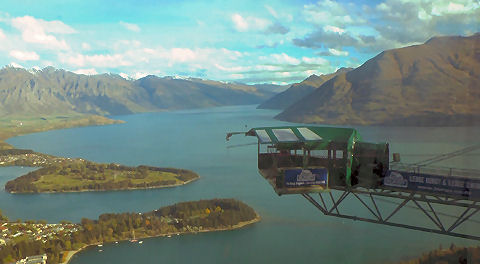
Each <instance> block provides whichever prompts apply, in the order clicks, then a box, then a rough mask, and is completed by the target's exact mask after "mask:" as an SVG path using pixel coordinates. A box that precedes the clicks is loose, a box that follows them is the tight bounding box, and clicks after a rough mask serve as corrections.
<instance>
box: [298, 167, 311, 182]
mask: <svg viewBox="0 0 480 264" xmlns="http://www.w3.org/2000/svg"><path fill="white" fill-rule="evenodd" d="M297 181H315V174H313V173H312V172H311V171H310V170H302V172H301V173H300V174H298V176H297Z"/></svg>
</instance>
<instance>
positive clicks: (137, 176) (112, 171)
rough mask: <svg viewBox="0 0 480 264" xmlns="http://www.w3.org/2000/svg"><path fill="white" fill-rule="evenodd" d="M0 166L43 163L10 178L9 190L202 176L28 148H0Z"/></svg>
mask: <svg viewBox="0 0 480 264" xmlns="http://www.w3.org/2000/svg"><path fill="white" fill-rule="evenodd" d="M0 166H31V167H41V168H40V169H38V170H35V171H32V172H30V173H28V174H26V175H23V176H20V177H18V178H16V179H14V180H11V181H9V182H7V183H6V185H5V190H6V191H8V192H10V193H41V192H81V191H110V190H129V189H148V188H162V187H173V186H178V185H183V184H186V183H189V182H191V181H194V180H196V179H198V178H199V176H198V175H197V174H196V173H195V172H192V171H189V170H184V169H176V168H158V167H152V166H144V165H140V166H138V167H129V166H124V165H120V164H115V163H110V164H103V163H95V162H91V161H87V160H84V159H81V158H76V159H72V158H63V157H56V156H52V155H47V154H42V153H37V152H34V151H32V150H25V149H5V150H0Z"/></svg>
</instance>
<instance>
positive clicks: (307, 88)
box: [258, 68, 352, 110]
mask: <svg viewBox="0 0 480 264" xmlns="http://www.w3.org/2000/svg"><path fill="white" fill-rule="evenodd" d="M351 70H352V68H340V69H338V70H337V71H336V72H335V73H331V74H324V75H320V76H318V75H315V74H313V75H311V76H310V77H308V78H307V79H305V80H304V81H302V82H300V83H295V84H292V85H291V86H290V87H289V88H288V89H287V90H285V91H283V92H281V93H279V94H277V95H275V96H273V97H272V98H270V99H268V100H267V101H265V102H263V103H262V104H261V105H259V106H258V108H260V109H282V110H283V109H286V108H287V107H289V106H290V105H292V104H294V103H295V102H297V101H298V100H300V99H302V98H303V97H304V96H306V95H307V94H310V93H311V92H313V91H314V90H315V89H317V88H318V87H320V86H321V85H322V84H324V83H325V82H326V81H328V80H330V79H331V78H333V77H335V76H337V75H338V74H340V73H343V72H348V71H351Z"/></svg>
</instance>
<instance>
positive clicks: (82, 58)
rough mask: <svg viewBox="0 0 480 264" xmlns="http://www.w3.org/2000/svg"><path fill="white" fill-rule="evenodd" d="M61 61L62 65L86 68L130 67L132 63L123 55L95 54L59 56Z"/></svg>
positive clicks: (62, 54)
mask: <svg viewBox="0 0 480 264" xmlns="http://www.w3.org/2000/svg"><path fill="white" fill-rule="evenodd" d="M59 60H60V61H61V62H62V63H66V64H69V65H73V66H77V67H84V66H94V67H112V66H114V67H119V66H130V65H132V63H131V62H130V61H127V60H126V59H125V58H124V56H123V55H122V54H113V55H110V54H106V55H105V54H95V55H83V54H78V53H77V54H65V53H61V54H59Z"/></svg>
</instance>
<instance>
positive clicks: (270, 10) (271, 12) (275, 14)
mask: <svg viewBox="0 0 480 264" xmlns="http://www.w3.org/2000/svg"><path fill="white" fill-rule="evenodd" d="M264 6H265V8H266V9H267V11H268V13H270V15H272V16H273V17H274V18H278V13H277V11H275V9H273V7H271V6H269V5H264Z"/></svg>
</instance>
